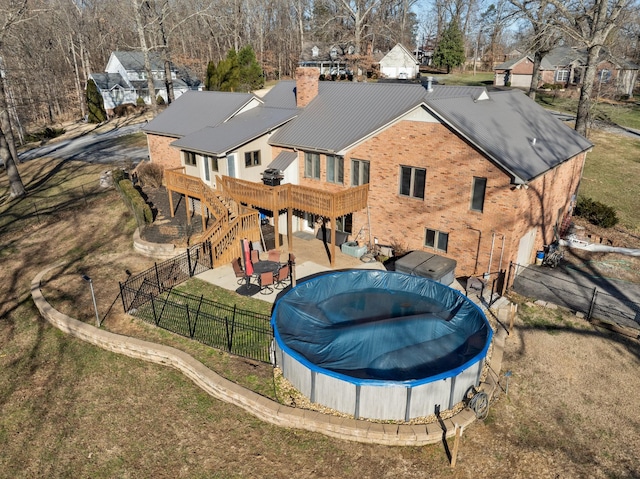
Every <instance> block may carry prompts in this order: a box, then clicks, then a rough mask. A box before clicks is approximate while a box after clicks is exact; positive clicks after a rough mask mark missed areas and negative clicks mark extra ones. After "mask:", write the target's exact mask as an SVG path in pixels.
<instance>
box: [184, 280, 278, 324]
mask: <svg viewBox="0 0 640 479" xmlns="http://www.w3.org/2000/svg"><path fill="white" fill-rule="evenodd" d="M174 289H175V290H177V291H180V292H182V293H187V294H191V295H193V296H201V295H202V296H204V297H205V299H208V300H210V301H215V302H217V303H222V304H228V305H230V306H233V305H235V306H236V307H237V308H238V309H246V310H247V311H252V312H254V313H259V314H265V315H267V316H269V315H270V314H271V308H272V307H273V305H272V304H271V303H269V302H267V301H262V300H261V299H255V298H252V297H250V296H249V297H248V296H240V295H239V294H237V293H236V292H235V291H230V290H228V289H224V288H220V287H219V286H216V285H213V284H211V283H207V282H206V281H202V280H200V279H198V278H191V279H189V280H188V281H186V282H184V283H182V284H180V285H178V286H176V287H175V288H174Z"/></svg>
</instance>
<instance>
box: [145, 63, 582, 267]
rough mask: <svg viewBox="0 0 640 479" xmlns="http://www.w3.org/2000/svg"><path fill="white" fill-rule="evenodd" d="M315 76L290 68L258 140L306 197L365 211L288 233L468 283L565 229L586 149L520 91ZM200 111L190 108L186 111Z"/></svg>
mask: <svg viewBox="0 0 640 479" xmlns="http://www.w3.org/2000/svg"><path fill="white" fill-rule="evenodd" d="M318 77H319V74H318V70H317V69H315V68H299V69H298V71H297V84H296V100H297V106H298V112H297V115H296V116H295V118H292V119H290V121H288V122H286V123H283V124H282V126H281V127H280V128H279V129H278V130H277V131H274V133H273V135H271V136H270V137H269V139H268V144H269V145H270V147H271V148H272V149H273V153H272V155H271V156H272V157H273V158H274V161H276V160H277V159H278V158H281V159H282V160H283V161H288V162H291V166H293V165H296V166H295V168H296V169H295V171H297V175H298V176H297V178H296V179H295V181H296V183H297V185H298V186H297V187H298V188H307V189H308V191H309V192H310V195H312V194H313V193H312V192H313V191H317V192H323V193H325V194H328V193H331V194H335V195H340V194H346V193H349V192H352V191H353V192H355V191H362V186H367V185H368V188H367V189H366V191H367V202H366V205H367V206H366V207H362V206H358V207H357V209H351V210H349V209H348V207H347V208H346V209H345V208H343V211H345V213H343V214H342V216H335V217H334V218H332V217H331V215H330V214H329V213H327V214H323V213H315V214H311V213H309V212H305V211H304V209H303V208H302V207H295V208H294V209H296V210H297V211H295V213H294V214H293V215H292V218H293V219H292V221H293V222H294V223H295V224H293V225H292V227H293V228H294V229H302V230H304V229H309V230H310V231H316V230H317V229H318V228H319V225H320V224H323V223H324V225H326V226H327V227H328V228H331V229H336V230H338V231H342V232H344V233H347V234H348V235H350V237H351V239H360V240H364V241H369V240H371V239H375V240H376V241H377V243H378V244H382V245H397V246H402V247H403V248H406V249H409V250H424V251H428V252H432V253H434V254H440V255H443V256H446V257H449V258H453V259H455V260H456V261H457V268H456V275H457V276H473V275H485V274H487V273H495V272H496V271H499V270H506V269H508V266H509V263H510V262H513V263H519V264H529V263H532V262H533V261H534V258H535V255H536V251H537V250H539V249H542V247H543V245H546V244H550V243H551V242H553V241H554V239H555V231H556V230H558V229H561V228H562V227H563V226H566V221H567V218H569V217H570V215H571V212H572V208H573V205H574V202H575V197H576V194H577V189H578V184H579V180H580V176H581V172H582V168H583V164H584V160H585V157H586V153H587V152H588V151H589V150H590V148H591V147H592V144H591V143H590V142H589V141H588V140H586V139H585V138H583V137H582V136H580V135H579V134H578V133H576V132H575V131H574V130H572V129H570V128H569V127H567V126H566V125H564V124H563V123H562V122H561V121H559V120H557V119H555V118H554V117H553V116H552V115H550V114H549V113H548V112H546V111H545V110H544V109H543V108H541V107H539V106H538V105H536V104H535V102H533V101H531V100H530V99H529V98H528V97H526V96H525V95H524V94H523V93H522V92H520V91H518V90H508V91H497V92H491V93H489V92H487V90H486V89H485V88H484V87H455V86H437V85H436V86H433V87H431V86H429V87H428V88H426V89H425V88H424V87H423V86H422V85H419V84H411V83H408V84H401V83H354V82H319V81H318ZM285 90H290V87H289V86H287V88H286V89H285ZM202 95H203V94H201V93H197V94H193V96H194V97H195V96H202ZM227 95H229V96H230V98H231V96H232V95H234V94H227ZM249 100H250V99H249V98H246V101H249ZM240 103H241V102H238V104H237V107H239V105H240ZM198 104H200V105H202V108H199V107H197V106H196V105H198ZM178 105H179V102H176V104H175V105H173V106H171V107H170V108H168V109H167V110H166V111H165V112H164V113H163V114H162V115H166V116H167V117H168V116H170V115H172V110H174V109H176V107H177V106H178ZM206 108H207V107H206V105H204V104H203V102H194V103H193V111H192V112H191V115H193V116H201V115H202V114H203V113H202V112H200V111H199V110H200V109H206ZM176 111H177V109H176ZM158 118H160V117H158ZM178 120H179V119H178V118H177V119H176V123H180V122H179V121H178ZM154 121H155V120H154ZM232 124H233V119H232V120H231V121H229V128H230V127H231V125H232ZM206 125H207V123H206V122H203V124H202V126H203V127H204V126H206ZM152 126H153V122H152V123H150V126H149V127H148V128H147V132H148V133H149V128H150V127H152ZM238 126H240V124H238ZM213 130H215V128H213ZM211 134H214V133H213V131H212V132H211ZM181 142H182V140H180V143H179V142H175V143H174V144H173V145H172V147H175V146H178V145H179V144H181ZM153 144H154V143H153V142H152V141H151V140H150V141H149V146H150V150H151V149H152V148H153ZM158 153H160V154H161V152H158ZM151 158H152V161H157V160H156V158H157V153H156V152H153V151H151ZM193 174H199V175H201V173H199V172H197V171H194V173H193ZM243 174H244V172H243ZM225 181H226V180H225ZM252 181H259V180H256V179H254V180H252ZM236 183H237V180H236ZM228 184H229V186H230V187H233V185H234V181H231V180H230V181H228ZM286 186H287V185H283V186H282V187H280V188H283V187H286ZM237 187H238V188H239V190H238V194H239V195H244V196H242V197H243V198H250V197H253V196H249V195H248V194H247V193H246V184H244V183H237ZM275 188H279V187H275ZM240 190H242V191H240ZM275 191H279V190H275ZM283 191H284V190H283ZM286 191H288V190H286ZM256 192H257V190H256ZM252 194H254V193H252ZM318 194H319V193H318ZM247 202H249V203H251V202H250V201H247ZM253 204H256V203H253ZM316 210H318V208H316ZM334 211H335V208H334ZM281 218H282V217H281ZM489 276H490V275H489Z"/></svg>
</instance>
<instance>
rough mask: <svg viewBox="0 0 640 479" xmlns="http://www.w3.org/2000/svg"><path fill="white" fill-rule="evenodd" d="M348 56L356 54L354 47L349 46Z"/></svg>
mask: <svg viewBox="0 0 640 479" xmlns="http://www.w3.org/2000/svg"><path fill="white" fill-rule="evenodd" d="M348 51H349V55H353V54H354V53H355V52H356V47H354V46H353V45H349V50H348Z"/></svg>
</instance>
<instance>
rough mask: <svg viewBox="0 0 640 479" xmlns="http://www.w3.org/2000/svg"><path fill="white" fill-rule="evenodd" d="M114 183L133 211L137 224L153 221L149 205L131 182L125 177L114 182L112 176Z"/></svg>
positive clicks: (142, 224) (141, 224) (140, 225)
mask: <svg viewBox="0 0 640 479" xmlns="http://www.w3.org/2000/svg"><path fill="white" fill-rule="evenodd" d="M115 171H117V170H114V173H115ZM114 184H115V185H117V186H116V188H117V189H118V192H119V193H120V196H121V197H122V199H123V200H124V202H125V203H126V204H127V206H128V207H129V209H130V210H131V211H132V212H133V215H134V216H135V218H136V221H137V223H138V226H139V227H142V226H144V225H145V224H151V223H153V212H152V211H151V207H150V206H149V205H148V204H147V203H146V202H145V201H144V198H142V195H141V194H140V192H139V191H138V190H137V189H136V188H135V186H133V183H131V181H129V180H127V179H124V180H120V181H118V182H117V183H116V182H115V177H114Z"/></svg>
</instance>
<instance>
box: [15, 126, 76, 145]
mask: <svg viewBox="0 0 640 479" xmlns="http://www.w3.org/2000/svg"><path fill="white" fill-rule="evenodd" d="M65 133H66V130H65V129H64V128H51V127H49V126H47V127H45V129H44V130H40V131H36V132H34V133H29V134H27V135H25V137H24V141H26V142H27V143H29V142H32V141H45V140H50V139H52V138H57V137H58V136H60V135H63V134H65Z"/></svg>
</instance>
